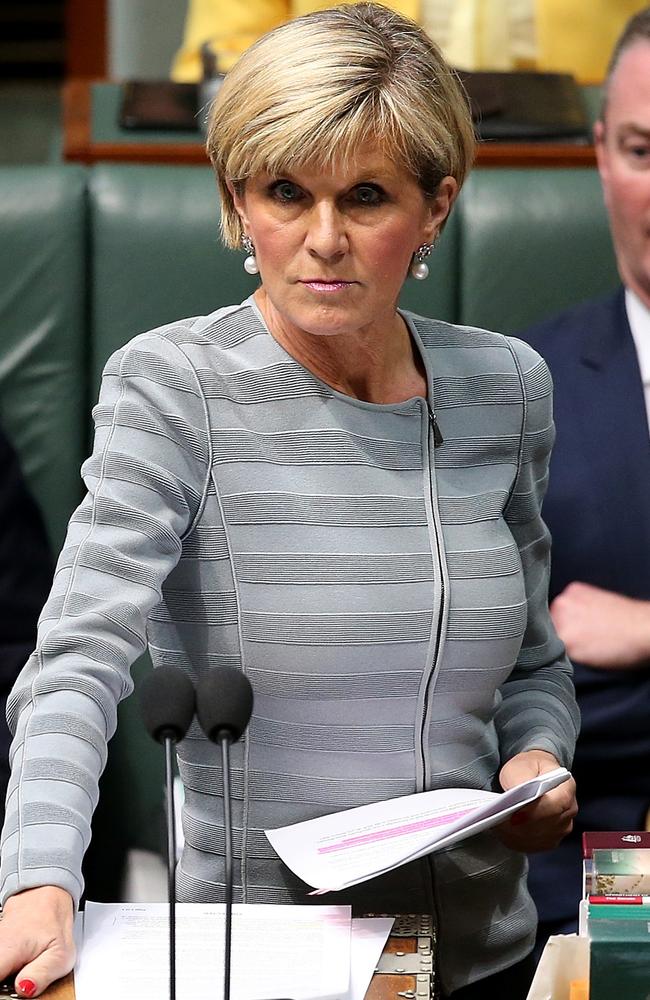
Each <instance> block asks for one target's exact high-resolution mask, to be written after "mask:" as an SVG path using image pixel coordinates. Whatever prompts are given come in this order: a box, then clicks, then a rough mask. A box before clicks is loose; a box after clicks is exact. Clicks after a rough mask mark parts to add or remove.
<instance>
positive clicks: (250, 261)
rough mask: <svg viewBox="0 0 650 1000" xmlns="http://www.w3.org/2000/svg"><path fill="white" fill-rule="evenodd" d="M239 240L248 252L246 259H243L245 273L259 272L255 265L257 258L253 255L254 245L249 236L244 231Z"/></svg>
mask: <svg viewBox="0 0 650 1000" xmlns="http://www.w3.org/2000/svg"><path fill="white" fill-rule="evenodd" d="M241 242H242V246H243V248H244V250H245V251H246V253H247V254H248V257H246V259H245V260H244V270H245V271H246V273H247V274H259V273H260V269H259V267H258V266H257V258H256V257H255V245H254V243H253V241H252V239H251V238H250V236H247V235H246V233H244V235H243V236H242V238H241Z"/></svg>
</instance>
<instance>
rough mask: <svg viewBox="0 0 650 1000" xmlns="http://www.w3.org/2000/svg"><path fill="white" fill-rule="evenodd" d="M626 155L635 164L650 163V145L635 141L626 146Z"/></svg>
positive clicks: (645, 164)
mask: <svg viewBox="0 0 650 1000" xmlns="http://www.w3.org/2000/svg"><path fill="white" fill-rule="evenodd" d="M624 149H625V153H626V155H627V156H628V157H629V159H630V160H631V161H632V163H633V164H634V165H635V166H643V167H645V166H648V165H650V145H648V144H647V143H640V142H635V143H632V144H631V145H629V146H626V147H624Z"/></svg>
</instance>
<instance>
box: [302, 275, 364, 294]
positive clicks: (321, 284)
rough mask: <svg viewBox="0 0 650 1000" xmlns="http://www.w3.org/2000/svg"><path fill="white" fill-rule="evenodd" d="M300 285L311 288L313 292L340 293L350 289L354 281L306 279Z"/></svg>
mask: <svg viewBox="0 0 650 1000" xmlns="http://www.w3.org/2000/svg"><path fill="white" fill-rule="evenodd" d="M300 284H301V285H306V287H307V288H311V290H312V291H314V292H340V291H342V290H343V289H345V288H350V286H351V285H354V284H355V282H354V281H323V280H322V279H318V278H314V279H308V280H306V281H301V282H300Z"/></svg>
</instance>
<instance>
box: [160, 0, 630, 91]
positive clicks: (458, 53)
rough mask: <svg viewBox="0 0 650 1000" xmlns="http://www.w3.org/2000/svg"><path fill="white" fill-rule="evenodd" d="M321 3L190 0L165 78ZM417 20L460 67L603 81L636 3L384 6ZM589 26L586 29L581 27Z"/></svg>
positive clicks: (505, 0)
mask: <svg viewBox="0 0 650 1000" xmlns="http://www.w3.org/2000/svg"><path fill="white" fill-rule="evenodd" d="M329 6H331V4H330V3H328V2H327V0H325V2H323V0H189V3H188V9H187V19H186V24H185V33H184V38H183V44H182V47H181V49H180V51H179V52H178V54H177V56H176V58H175V60H174V64H173V68H172V76H173V78H174V79H175V80H180V81H183V80H184V81H195V80H198V79H199V77H200V75H201V63H200V58H199V52H200V49H201V46H202V45H203V44H204V43H205V42H209V43H210V45H211V47H212V48H213V50H214V52H215V54H216V57H217V64H218V67H219V69H220V71H221V72H227V71H228V70H229V69H230V68H231V67H232V65H233V64H234V62H235V61H236V60H237V58H238V57H239V56H240V55H241V54H242V52H243V51H244V50H245V49H246V48H248V46H249V45H250V44H251V43H252V42H254V41H255V39H256V38H258V37H259V36H260V35H262V34H264V32H266V31H268V30H270V29H271V28H273V27H275V26H276V25H278V24H281V23H282V22H283V21H286V20H288V19H289V18H291V17H296V16H297V15H298V14H305V13H307V12H308V11H310V10H322V9H324V8H325V7H329ZM385 6H387V7H390V8H391V9H392V10H395V11H397V12H398V13H400V14H404V15H406V16H407V17H411V18H413V19H414V20H416V21H418V22H419V23H420V24H421V25H422V26H423V27H424V28H425V30H426V31H427V32H428V34H429V35H430V36H431V37H432V38H433V39H434V40H435V41H436V42H437V43H438V45H440V47H441V48H442V51H443V53H444V55H445V58H446V59H447V60H448V61H449V62H450V63H451V64H452V65H453V66H457V67H458V68H459V69H466V70H479V69H490V70H508V69H522V68H527V69H539V70H554V71H559V72H566V73H573V74H574V75H575V76H576V77H577V78H578V79H579V80H584V81H589V82H593V81H595V80H601V79H602V78H603V75H604V72H605V67H606V65H607V59H608V55H609V52H610V51H611V48H612V45H613V44H614V41H615V39H616V37H617V35H618V34H619V32H620V31H621V29H622V27H623V25H624V23H625V21H626V20H627V18H628V17H630V15H632V14H633V13H635V12H636V11H638V10H640V9H641V7H642V6H643V4H642V3H639V0H388V2H387V3H386V4H385ZM587 24H588V25H589V30H588V31H587V30H585V26H586V25H587Z"/></svg>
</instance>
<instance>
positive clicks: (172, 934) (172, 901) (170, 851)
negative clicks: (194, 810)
mask: <svg viewBox="0 0 650 1000" xmlns="http://www.w3.org/2000/svg"><path fill="white" fill-rule="evenodd" d="M174 743H175V740H174V738H173V736H169V735H166V736H165V787H166V791H167V887H168V893H169V1000H176V823H175V815H174V774H173V757H174Z"/></svg>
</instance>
